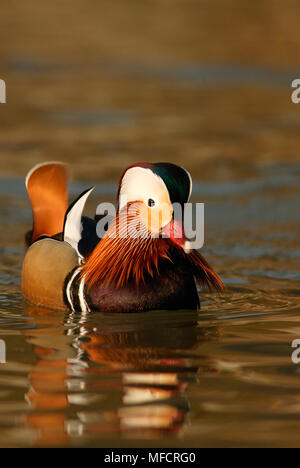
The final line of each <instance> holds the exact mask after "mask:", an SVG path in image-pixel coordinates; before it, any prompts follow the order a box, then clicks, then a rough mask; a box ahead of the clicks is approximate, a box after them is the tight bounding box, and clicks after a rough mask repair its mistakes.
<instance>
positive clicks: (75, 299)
mask: <svg viewBox="0 0 300 468" xmlns="http://www.w3.org/2000/svg"><path fill="white" fill-rule="evenodd" d="M80 274H81V268H80V267H77V268H75V269H74V270H72V271H71V272H70V273H69V274H68V276H67V277H66V280H65V283H64V301H65V304H66V305H67V306H68V308H69V309H70V310H71V311H72V312H76V311H77V312H90V311H91V308H90V304H89V299H88V294H87V290H86V289H87V288H86V283H85V279H84V277H83V278H80Z"/></svg>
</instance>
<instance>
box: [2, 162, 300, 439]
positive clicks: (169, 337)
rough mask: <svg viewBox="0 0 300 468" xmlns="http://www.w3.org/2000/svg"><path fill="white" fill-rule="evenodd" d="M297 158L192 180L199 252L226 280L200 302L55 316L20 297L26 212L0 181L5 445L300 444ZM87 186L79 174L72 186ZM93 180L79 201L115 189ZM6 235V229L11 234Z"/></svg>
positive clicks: (14, 188)
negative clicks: (241, 175) (295, 358)
mask: <svg viewBox="0 0 300 468" xmlns="http://www.w3.org/2000/svg"><path fill="white" fill-rule="evenodd" d="M299 171H300V166H296V165H294V166H286V165H281V166H273V167H269V168H267V169H264V170H262V171H261V173H260V176H259V177H258V178H257V179H256V180H253V181H252V182H251V183H246V182H243V181H235V182H233V183H231V184H225V183H224V184H218V183H215V184H213V183H212V184H202V183H201V184H200V183H198V184H197V183H195V187H194V193H195V195H194V200H195V201H196V200H197V201H204V202H205V204H206V205H205V209H206V224H205V226H206V241H205V246H204V248H203V253H204V254H205V255H206V256H207V258H208V259H209V260H210V261H211V262H212V264H213V265H214V266H215V267H216V269H217V271H219V272H220V273H221V275H222V277H223V279H224V281H225V282H226V285H227V291H226V292H225V293H224V294H222V295H221V296H218V295H216V294H207V293H205V294H204V293H200V294H201V298H202V309H201V311H200V312H199V313H194V312H191V311H184V310H183V311H176V312H164V311H161V312H158V311H156V312H149V313H145V314H129V315H121V316H118V315H117V316H116V315H107V316H102V315H101V314H90V315H86V316H81V315H80V314H63V313H56V312H53V311H50V310H43V309H38V308H35V307H32V306H28V305H26V304H25V303H24V302H23V300H22V297H21V294H20V269H21V264H22V258H23V255H24V248H23V233H24V232H25V230H26V229H27V228H28V226H29V225H30V222H31V213H30V209H29V205H28V202H27V199H26V197H25V192H24V189H23V181H22V180H21V179H11V180H10V181H8V180H1V181H0V206H1V219H2V229H1V233H0V261H1V269H0V283H1V289H0V307H1V313H0V338H2V339H4V340H5V342H6V349H7V363H6V364H0V385H1V387H0V388H1V389H0V440H1V444H2V445H6V446H45V445H49V446H93V445H95V446H104V447H106V446H180V447H181V446H227V445H231V446H232V445H237V446H251V445H256V446H265V445H271V446H286V445H289V444H294V445H300V444H299V441H298V439H299V430H300V396H299V385H300V380H299V379H300V368H299V366H297V365H295V364H293V363H292V361H291V353H292V348H291V343H292V341H293V340H294V339H296V338H300V318H299V317H300V304H299V296H300V292H299V280H300V273H299V262H300V244H299V218H300V212H299V202H300V191H299V183H298V180H299ZM84 186H85V184H84V183H74V184H73V186H72V195H75V194H76V193H77V192H78V191H80V190H81V189H82V188H83V187H84ZM114 189H115V185H114V184H109V183H106V184H102V185H101V184H98V185H97V187H96V195H94V198H93V199H92V200H91V202H90V205H89V207H88V209H89V210H90V211H92V210H93V209H94V208H95V206H96V204H97V201H100V200H103V199H104V198H105V193H106V194H107V198H108V199H110V198H111V196H112V193H113V192H114ZM7 233H9V240H7Z"/></svg>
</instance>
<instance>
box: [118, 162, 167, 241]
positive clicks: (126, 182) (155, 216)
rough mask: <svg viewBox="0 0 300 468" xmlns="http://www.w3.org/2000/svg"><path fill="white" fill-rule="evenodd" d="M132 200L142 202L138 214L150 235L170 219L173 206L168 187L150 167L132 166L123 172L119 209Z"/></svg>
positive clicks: (157, 232)
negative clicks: (142, 207)
mask: <svg viewBox="0 0 300 468" xmlns="http://www.w3.org/2000/svg"><path fill="white" fill-rule="evenodd" d="M134 202H140V203H142V204H143V206H144V210H141V212H140V216H141V218H142V219H143V223H144V225H145V226H147V228H148V232H150V233H151V234H152V235H158V234H159V232H160V229H161V228H162V227H163V226H165V225H166V224H168V223H169V222H170V221H171V219H172V215H173V208H172V204H171V201H170V196H169V192H168V189H167V187H166V185H165V183H164V181H163V180H162V179H161V178H160V177H159V176H158V175H156V174H154V173H153V172H152V171H151V169H147V168H144V167H132V168H130V169H128V170H127V171H126V173H125V174H124V177H123V179H122V182H121V189H120V196H119V209H120V210H122V208H124V207H126V206H127V204H128V203H134ZM145 210H146V211H145Z"/></svg>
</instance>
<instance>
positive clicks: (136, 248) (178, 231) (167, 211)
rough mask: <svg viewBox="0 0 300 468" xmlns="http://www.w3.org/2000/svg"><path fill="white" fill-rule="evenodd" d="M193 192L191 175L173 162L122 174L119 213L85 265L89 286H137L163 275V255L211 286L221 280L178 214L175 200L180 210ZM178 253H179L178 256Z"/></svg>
mask: <svg viewBox="0 0 300 468" xmlns="http://www.w3.org/2000/svg"><path fill="white" fill-rule="evenodd" d="M191 191H192V179H191V176H190V174H189V173H188V172H187V171H186V170H185V169H183V168H182V167H179V166H176V165H175V164H170V163H156V164H151V163H138V164H134V165H133V166H129V167H127V168H126V169H125V170H124V171H123V173H122V174H121V177H120V181H119V189H118V212H117V216H116V218H115V219H114V221H113V222H112V223H111V224H110V226H109V228H108V231H107V233H106V234H105V236H104V237H103V239H102V240H101V241H100V242H99V244H98V245H97V246H96V248H95V249H94V251H93V252H92V254H91V255H90V257H89V258H88V259H87V262H86V263H85V264H84V265H83V267H82V271H83V273H82V275H83V276H85V279H86V280H87V282H88V283H89V284H90V285H94V284H96V283H111V282H113V283H114V284H115V285H116V286H124V285H126V283H127V282H130V281H133V282H135V283H136V284H137V285H138V284H139V283H141V282H144V281H145V277H146V276H147V275H148V277H149V275H150V276H151V277H153V276H154V274H156V273H157V274H159V263H160V260H161V259H165V260H166V261H171V262H173V260H172V255H174V252H175V251H176V252H177V253H176V255H177V257H178V256H179V257H180V258H182V259H183V261H185V262H187V263H186V264H187V268H189V269H190V271H192V274H193V275H194V276H196V277H198V278H199V280H200V282H201V283H202V284H204V285H205V286H207V287H208V288H211V287H212V288H216V289H218V288H219V285H221V284H222V283H221V280H220V279H219V277H218V276H217V275H216V274H215V273H214V271H213V270H212V269H211V268H210V266H209V265H208V264H207V263H206V262H205V260H204V259H203V257H202V256H201V255H200V254H199V253H198V252H197V251H195V250H190V246H189V242H188V241H187V240H186V238H185V235H184V231H183V227H182V222H181V221H180V220H178V219H174V204H177V206H178V205H179V206H180V207H181V208H182V209H183V207H184V204H185V203H187V202H188V200H189V198H190V195H191ZM176 255H175V256H176Z"/></svg>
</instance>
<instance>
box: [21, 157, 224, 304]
mask: <svg viewBox="0 0 300 468" xmlns="http://www.w3.org/2000/svg"><path fill="white" fill-rule="evenodd" d="M68 179H69V176H68V169H67V167H66V166H65V165H64V164H62V163H56V162H54V163H52V162H50V163H45V164H40V165H38V166H35V167H34V168H33V169H32V170H31V171H30V172H29V174H28V175H27V178H26V187H27V191H28V194H29V198H30V201H31V205H32V211H33V230H32V231H30V232H29V233H27V235H26V242H27V244H28V245H29V249H28V250H27V253H26V256H25V259H24V263H23V269H22V291H23V295H24V297H25V298H26V299H27V300H28V301H29V302H31V303H33V304H35V305H38V306H41V307H47V308H51V309H63V310H71V311H82V312H89V311H92V310H95V311H100V312H132V311H146V310H154V309H165V310H166V309H169V310H170V309H198V308H199V306H200V302H199V297H198V292H197V287H196V282H198V283H199V284H200V285H201V286H204V287H207V288H208V289H209V290H212V289H215V290H217V291H220V290H222V289H223V283H222V280H221V279H220V277H219V276H218V275H217V273H215V272H214V270H213V269H212V268H211V267H210V266H209V264H208V263H207V262H206V261H205V260H204V258H203V257H202V256H201V255H200V253H199V252H198V251H197V250H192V249H190V246H189V243H188V241H187V240H186V239H185V236H184V233H183V228H182V226H178V222H177V221H175V220H174V212H173V206H174V205H173V204H174V203H179V204H180V205H182V206H183V205H184V203H186V202H187V201H188V200H189V197H190V195H191V191H192V179H191V176H190V174H189V173H188V172H187V171H186V170H185V169H183V168H182V167H179V166H176V165H174V164H170V163H156V164H151V163H138V164H134V165H132V166H129V167H128V168H126V169H125V170H124V171H123V173H122V175H121V177H120V180H119V189H118V210H117V213H116V216H115V218H114V219H113V220H112V221H111V223H110V224H109V227H108V228H107V230H106V232H105V233H104V235H103V237H102V238H101V239H99V237H98V236H97V233H96V226H97V222H98V221H99V218H98V219H97V218H96V217H95V219H94V220H93V219H90V218H87V217H84V216H82V212H83V209H84V205H85V203H86V200H87V198H88V196H89V195H90V193H91V191H92V190H93V188H91V189H89V190H86V191H85V192H83V193H82V194H81V195H80V196H79V197H78V198H77V200H75V201H74V202H73V203H72V204H71V206H70V207H69V208H68V181H69V180H68ZM162 206H164V209H162V208H161V207H162ZM154 218H155V219H156V222H154V223H153V222H152V223H151V222H149V220H150V219H154ZM136 226H139V229H136ZM128 229H129V231H130V230H131V231H132V230H133V235H124V232H126V233H127V230H128ZM178 229H179V230H180V235H179V236H178V235H176V236H175V235H174V232H175V231H177V232H178ZM129 231H128V232H129ZM112 233H114V235H112ZM162 234H163V237H162Z"/></svg>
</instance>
